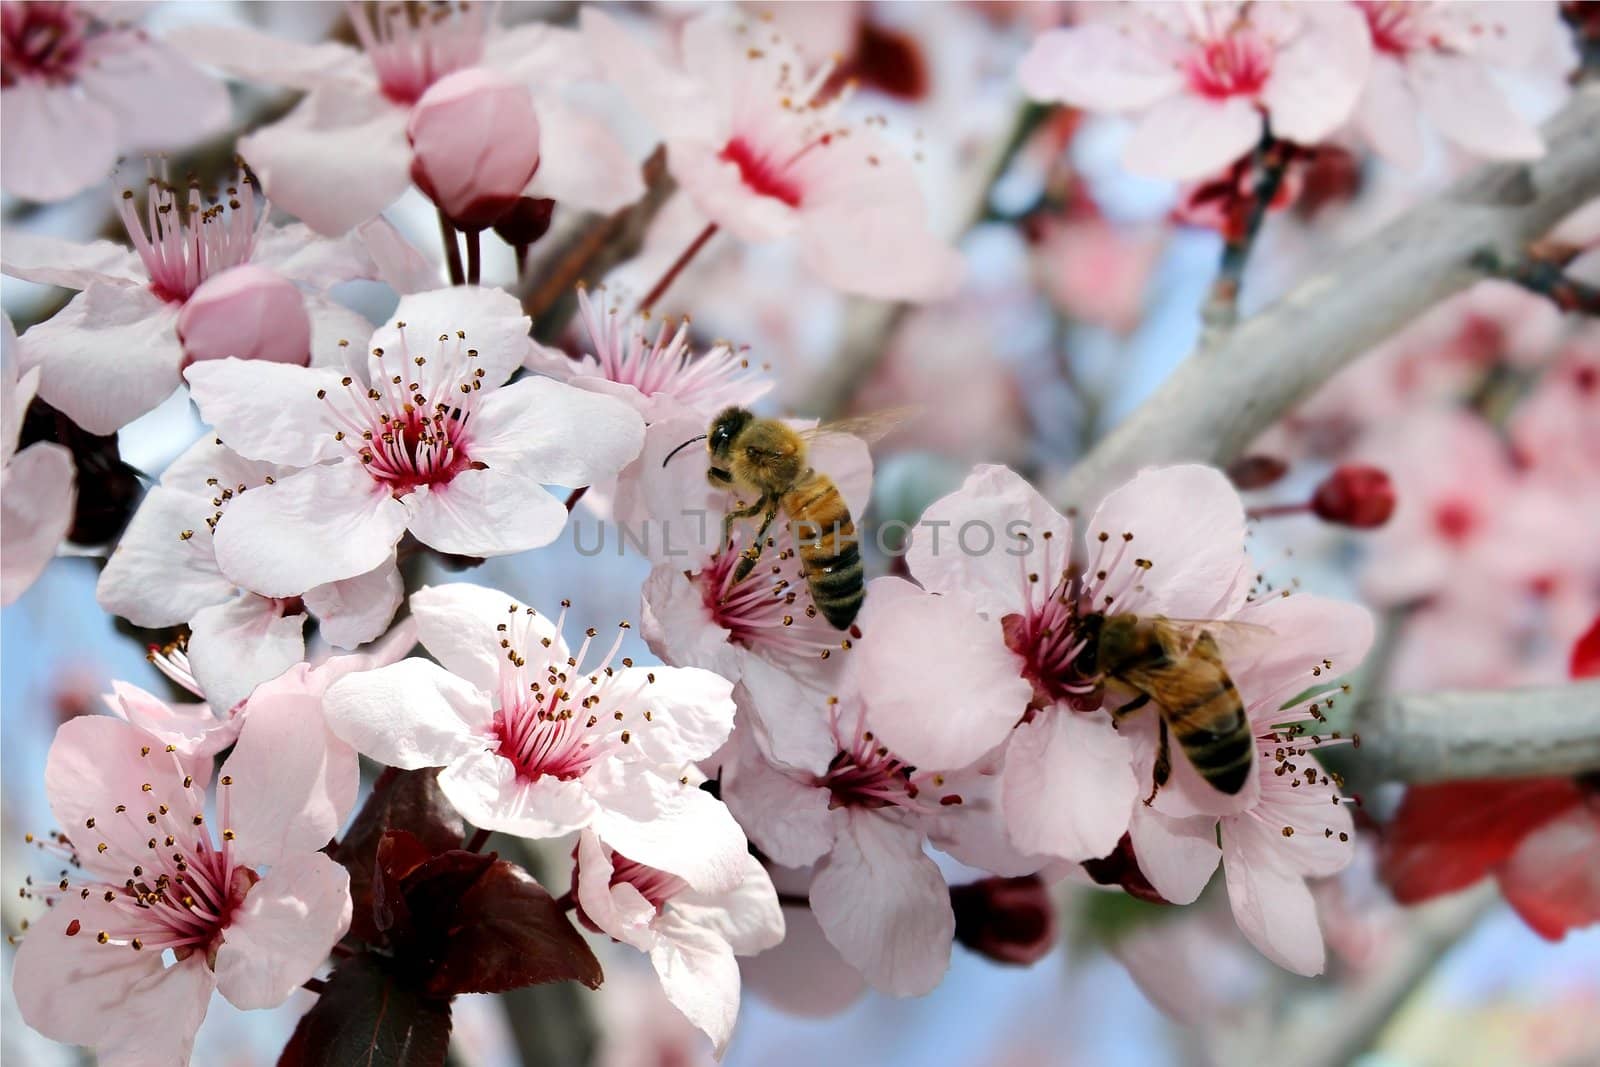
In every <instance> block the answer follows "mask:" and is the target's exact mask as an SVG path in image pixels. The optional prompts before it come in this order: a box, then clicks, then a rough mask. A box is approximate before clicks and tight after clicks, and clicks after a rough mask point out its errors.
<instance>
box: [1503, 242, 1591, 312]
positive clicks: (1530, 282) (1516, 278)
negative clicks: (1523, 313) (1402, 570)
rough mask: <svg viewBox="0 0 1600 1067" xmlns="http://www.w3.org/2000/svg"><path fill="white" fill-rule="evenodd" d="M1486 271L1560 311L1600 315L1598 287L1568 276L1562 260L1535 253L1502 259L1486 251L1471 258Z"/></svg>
mask: <svg viewBox="0 0 1600 1067" xmlns="http://www.w3.org/2000/svg"><path fill="white" fill-rule="evenodd" d="M1472 263H1473V266H1475V267H1478V268H1479V269H1481V270H1482V271H1483V272H1484V273H1485V274H1489V275H1491V276H1493V277H1496V278H1503V279H1505V280H1506V281H1508V282H1512V283H1514V284H1516V285H1520V286H1522V287H1523V288H1524V289H1526V290H1528V291H1529V292H1532V293H1538V294H1539V295H1540V296H1547V297H1549V298H1550V299H1551V300H1552V301H1554V302H1555V305H1556V307H1558V308H1560V309H1561V310H1562V311H1576V312H1579V313H1581V314H1584V315H1600V288H1596V287H1595V286H1592V285H1588V284H1586V283H1584V282H1580V281H1578V280H1577V279H1576V278H1572V277H1569V276H1568V275H1567V272H1566V268H1565V266H1564V265H1563V264H1561V263H1555V262H1552V261H1550V260H1548V259H1540V258H1538V257H1536V256H1523V257H1520V258H1518V259H1513V260H1509V261H1508V260H1504V259H1502V258H1501V257H1499V256H1497V255H1496V254H1495V253H1493V252H1491V251H1488V250H1485V251H1483V252H1481V253H1479V254H1478V255H1477V256H1476V257H1475V258H1474V259H1473V261H1472Z"/></svg>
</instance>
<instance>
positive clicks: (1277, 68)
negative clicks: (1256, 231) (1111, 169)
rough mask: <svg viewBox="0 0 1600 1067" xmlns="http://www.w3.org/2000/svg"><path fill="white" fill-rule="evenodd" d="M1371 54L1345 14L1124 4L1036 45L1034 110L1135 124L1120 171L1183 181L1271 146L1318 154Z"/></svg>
mask: <svg viewBox="0 0 1600 1067" xmlns="http://www.w3.org/2000/svg"><path fill="white" fill-rule="evenodd" d="M1371 60H1372V46H1371V44H1370V42H1369V40H1368V38H1367V34H1366V33H1365V32H1364V27H1363V26H1362V24H1361V17H1360V15H1359V14H1358V13H1357V12H1356V11H1354V10H1352V9H1351V8H1350V7H1349V6H1348V5H1345V4H1306V5H1300V4H1294V5H1291V4H1278V3H1253V4H1251V3H1204V4H1181V5H1180V4H1136V5H1135V4H1128V5H1118V6H1117V8H1115V9H1114V10H1111V11H1107V12H1105V13H1101V12H1099V11H1098V10H1096V11H1092V12H1091V18H1090V20H1089V21H1086V22H1083V23H1081V24H1079V25H1076V26H1071V27H1068V28H1066V29H1058V30H1051V31H1049V32H1048V33H1046V34H1044V35H1043V36H1041V37H1040V38H1039V39H1038V40H1037V41H1036V42H1035V43H1034V46H1033V48H1032V50H1031V51H1029V53H1028V55H1027V56H1026V57H1025V58H1024V59H1023V61H1022V66H1021V68H1020V69H1019V71H1018V74H1019V76H1020V78H1021V80H1022V86H1023V89H1024V90H1026V92H1027V93H1028V95H1030V96H1032V97H1033V98H1034V99H1036V100H1052V101H1059V102H1061V103H1064V104H1070V105H1072V106H1074V107H1079V108H1082V109H1084V110H1085V111H1094V112H1107V113H1125V114H1129V115H1136V116H1139V119H1138V125H1137V126H1136V127H1135V129H1134V131H1133V135H1132V137H1131V138H1129V140H1128V144H1127V147H1126V149H1125V151H1124V153H1123V160H1124V162H1125V164H1126V165H1127V167H1128V169H1129V170H1131V171H1135V172H1137V173H1142V174H1150V175H1153V176H1156V177H1160V178H1171V179H1173V180H1177V181H1184V180H1189V179H1194V178H1201V177H1205V176H1206V175H1209V174H1211V173H1213V172H1215V171H1218V170H1221V169H1223V168H1224V167H1226V166H1228V164H1230V163H1232V162H1233V161H1234V160H1236V159H1238V158H1239V157H1240V156H1243V155H1245V154H1246V153H1248V152H1250V151H1251V150H1252V149H1254V148H1255V147H1256V145H1257V143H1258V142H1260V140H1261V137H1262V134H1263V132H1265V131H1266V130H1267V129H1268V128H1269V127H1270V130H1271V132H1272V134H1273V136H1275V137H1280V138H1283V139H1286V140H1290V141H1296V142H1299V143H1301V144H1314V143H1315V142H1317V141H1320V140H1322V139H1323V138H1325V137H1327V136H1328V135H1329V134H1331V133H1333V132H1334V130H1335V129H1336V128H1338V126H1339V125H1340V124H1341V123H1343V122H1344V121H1345V120H1346V119H1347V118H1349V117H1350V114H1351V112H1352V110H1353V109H1354V108H1355V105H1356V101H1357V99H1358V97H1359V95H1360V93H1361V89H1362V85H1363V84H1364V82H1365V80H1366V77H1367V69H1368V67H1369V65H1370V64H1371Z"/></svg>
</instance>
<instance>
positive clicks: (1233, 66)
mask: <svg viewBox="0 0 1600 1067" xmlns="http://www.w3.org/2000/svg"><path fill="white" fill-rule="evenodd" d="M1183 67H1184V74H1185V76H1186V77H1187V78H1188V81H1189V88H1190V89H1192V90H1193V91H1194V92H1196V93H1199V94H1200V95H1201V96H1204V97H1208V98H1210V99H1212V100H1225V99H1227V98H1229V97H1233V96H1251V97H1253V96H1255V95H1257V94H1258V93H1260V92H1261V90H1262V89H1263V88H1265V86H1266V84H1267V79H1268V78H1269V77H1271V76H1272V48H1271V46H1270V45H1269V44H1268V43H1267V42H1266V41H1265V40H1263V39H1262V38H1260V37H1258V36H1257V35H1256V33H1255V31H1254V30H1252V29H1251V28H1250V27H1249V26H1248V25H1247V24H1241V25H1237V26H1234V27H1233V28H1231V29H1229V30H1227V31H1226V32H1224V33H1222V34H1221V35H1219V36H1216V37H1211V38H1208V39H1206V40H1204V41H1201V42H1199V46H1198V47H1197V48H1195V49H1194V50H1193V51H1191V52H1190V53H1189V54H1188V55H1187V56H1186V57H1185V58H1184V63H1183Z"/></svg>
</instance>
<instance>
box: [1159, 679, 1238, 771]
mask: <svg viewBox="0 0 1600 1067" xmlns="http://www.w3.org/2000/svg"><path fill="white" fill-rule="evenodd" d="M1172 732H1173V735H1174V736H1175V737H1176V738H1177V740H1178V744H1179V745H1181V746H1182V747H1183V751H1184V755H1186V756H1188V757H1189V762H1190V763H1191V764H1193V765H1194V769H1195V770H1197V771H1199V772H1200V776H1201V777H1202V778H1204V779H1205V780H1206V781H1207V782H1209V783H1211V785H1212V786H1213V787H1214V788H1216V789H1218V790H1220V791H1221V792H1223V793H1229V794H1232V793H1237V792H1239V790H1241V789H1243V788H1244V784H1245V782H1247V781H1248V780H1249V778H1250V768H1251V759H1252V757H1253V756H1254V754H1255V739H1254V738H1253V737H1252V736H1251V735H1250V722H1249V719H1248V718H1247V717H1246V716H1245V712H1244V705H1243V703H1242V702H1241V701H1240V699H1239V691H1238V690H1237V689H1235V688H1234V686H1233V680H1232V679H1230V678H1228V677H1227V676H1226V675H1223V677H1222V679H1221V684H1220V685H1219V686H1218V687H1217V689H1216V691H1215V692H1213V693H1212V694H1211V695H1210V696H1208V697H1207V698H1206V699H1205V700H1203V701H1201V702H1200V703H1197V704H1195V705H1193V706H1191V707H1188V708H1185V709H1183V710H1182V711H1181V712H1179V713H1177V714H1175V715H1174V716H1173V718H1172Z"/></svg>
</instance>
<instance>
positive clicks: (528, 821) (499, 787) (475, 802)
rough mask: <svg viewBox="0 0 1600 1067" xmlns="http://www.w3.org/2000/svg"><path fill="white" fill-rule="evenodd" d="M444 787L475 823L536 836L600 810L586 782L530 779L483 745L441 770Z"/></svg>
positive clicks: (581, 822)
mask: <svg viewBox="0 0 1600 1067" xmlns="http://www.w3.org/2000/svg"><path fill="white" fill-rule="evenodd" d="M439 788H440V789H441V790H443V791H444V795H445V796H446V797H447V798H449V800H450V803H451V804H453V805H454V806H455V809H456V810H457V811H459V812H460V813H461V815H462V817H463V818H465V819H466V820H467V821H468V822H470V823H472V825H474V826H479V827H482V828H483V829H485V830H499V831H500V832H502V833H507V834H514V835H516V836H517V837H526V838H529V839H531V840H535V841H537V840H540V839H542V838H547V837H561V836H562V835H564V834H570V833H571V832H572V831H574V830H581V829H583V828H584V827H585V826H588V825H590V824H591V823H593V822H594V820H595V818H596V816H597V815H598V813H599V808H598V806H597V805H596V804H595V802H594V799H593V798H591V797H590V796H589V792H588V790H586V789H585V788H584V787H583V783H582V782H579V781H562V780H560V779H558V778H552V777H551V776H550V775H541V776H540V777H539V778H536V779H534V780H533V781H531V782H530V781H527V780H526V779H523V778H519V777H518V776H517V769H516V767H515V766H513V765H512V763H511V761H510V760H508V759H506V758H505V757H503V756H501V755H499V754H498V753H495V752H488V751H484V750H482V749H480V750H479V751H476V752H472V753H470V754H468V755H466V756H464V757H462V758H461V759H458V760H456V761H455V762H454V763H452V764H450V766H448V767H446V768H445V769H444V770H442V771H440V772H439ZM708 799H709V798H708Z"/></svg>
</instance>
